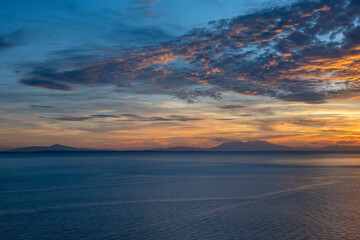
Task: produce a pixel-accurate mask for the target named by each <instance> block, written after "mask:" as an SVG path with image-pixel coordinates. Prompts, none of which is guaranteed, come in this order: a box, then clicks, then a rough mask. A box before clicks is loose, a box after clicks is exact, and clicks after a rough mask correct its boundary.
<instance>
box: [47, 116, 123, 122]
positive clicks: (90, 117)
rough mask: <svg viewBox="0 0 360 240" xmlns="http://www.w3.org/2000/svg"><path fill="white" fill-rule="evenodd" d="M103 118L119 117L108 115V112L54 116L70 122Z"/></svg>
mask: <svg viewBox="0 0 360 240" xmlns="http://www.w3.org/2000/svg"><path fill="white" fill-rule="evenodd" d="M102 118H118V116H116V115H107V114H94V115H90V116H85V117H84V116H83V117H79V116H63V117H58V118H54V119H55V120H60V121H69V122H83V121H87V120H94V119H102Z"/></svg>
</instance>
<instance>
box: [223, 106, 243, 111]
mask: <svg viewBox="0 0 360 240" xmlns="http://www.w3.org/2000/svg"><path fill="white" fill-rule="evenodd" d="M245 107H246V106H244V105H223V106H219V108H221V109H230V110H233V109H241V108H245Z"/></svg>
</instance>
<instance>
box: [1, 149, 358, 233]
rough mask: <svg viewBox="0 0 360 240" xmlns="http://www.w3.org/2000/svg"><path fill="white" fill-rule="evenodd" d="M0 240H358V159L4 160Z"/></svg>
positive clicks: (124, 156) (99, 156) (162, 156)
mask: <svg viewBox="0 0 360 240" xmlns="http://www.w3.org/2000/svg"><path fill="white" fill-rule="evenodd" d="M0 239H2V240H8V239H34V240H35V239H36V240H39V239H52V240H54V239H55V240H57V239H59V240H60V239H61V240H64V239H82V240H83V239H360V154H279V153H277V154H275V153H272V154H266V153H262V154H259V153H257V154H255V153H62V154H59V153H58V154H55V153H46V154H45V153H42V154H2V155H0Z"/></svg>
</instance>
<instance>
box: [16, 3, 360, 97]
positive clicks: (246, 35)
mask: <svg viewBox="0 0 360 240" xmlns="http://www.w3.org/2000/svg"><path fill="white" fill-rule="evenodd" d="M153 3H154V1H140V2H137V3H136V4H137V5H141V6H147V4H153ZM359 18H360V2H359V1H357V0H340V1H330V0H317V1H315V0H314V1H299V2H296V3H294V4H292V5H289V6H284V7H274V8H271V9H266V10H262V11H258V12H255V13H253V14H248V15H243V16H238V17H235V18H233V19H222V20H219V21H213V22H210V23H209V26H208V27H205V28H196V29H193V30H191V31H189V32H187V33H186V34H184V35H183V36H180V37H177V38H173V39H172V40H171V41H170V40H169V41H167V42H162V43H159V44H156V45H153V46H147V47H142V48H134V49H128V50H124V51H122V52H121V54H119V56H118V57H117V58H113V59H111V60H108V61H101V62H96V63H93V64H90V65H88V66H87V67H85V68H82V69H76V70H73V71H55V70H49V69H43V68H38V69H33V71H31V72H29V74H28V76H26V77H25V78H24V79H23V80H21V82H22V83H23V84H25V85H28V86H34V87H43V88H49V89H56V90H65V91H69V90H71V88H72V87H73V86H76V85H87V86H96V85H104V84H113V85H116V86H119V87H128V86H131V85H132V84H133V85H135V86H139V85H152V86H155V87H156V88H157V89H159V90H160V91H164V92H165V93H166V94H172V95H175V96H176V97H178V98H179V99H182V100H185V101H187V102H189V103H192V102H195V101H196V100H197V99H201V98H204V97H210V98H212V99H215V100H218V99H221V92H223V91H233V92H236V93H239V94H241V95H253V96H267V97H272V98H277V99H280V100H283V101H300V102H306V103H310V104H315V103H324V102H326V101H327V100H328V99H331V98H335V97H347V96H348V95H347V94H348V93H349V92H351V91H352V89H358V88H359V82H360V71H359V70H358V62H359V61H360V40H359V39H360V38H359V31H360V30H359V28H360V24H359V21H358V20H357V19H359ZM134 34H135V35H137V34H140V35H142V34H144V35H146V36H149V38H152V37H155V38H156V36H159V38H163V37H164V34H163V33H162V32H156V31H153V32H151V31H150V32H147V31H139V32H135V33H134Z"/></svg>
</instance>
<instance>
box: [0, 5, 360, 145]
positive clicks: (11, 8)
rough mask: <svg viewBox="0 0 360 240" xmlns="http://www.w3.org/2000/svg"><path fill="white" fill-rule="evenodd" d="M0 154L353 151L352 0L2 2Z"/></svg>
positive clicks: (357, 33) (359, 22) (356, 34)
mask: <svg viewBox="0 0 360 240" xmlns="http://www.w3.org/2000/svg"><path fill="white" fill-rule="evenodd" d="M0 63H1V64H0V150H7V149H11V148H16V147H24V146H32V145H52V144H55V143H59V144H63V145H69V146H73V147H86V148H100V149H117V150H125V149H150V148H157V147H170V146H194V147H212V146H215V145H218V144H220V143H223V142H227V141H240V140H241V141H249V140H266V141H268V142H271V143H275V144H282V145H287V146H314V147H317V146H319V147H320V146H324V145H332V144H339V145H360V111H359V109H360V97H359V96H360V95H359V93H360V1H359V0H339V1H330V0H319V1H310V0H309V1H295V0H294V1H290V0H286V1H285V0H284V1H281V0H278V1H266V0H182V1H178V0H121V1H115V0H102V1H98V0H53V1H49V0H33V1H28V0H12V1H3V2H2V3H1V8H0Z"/></svg>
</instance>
